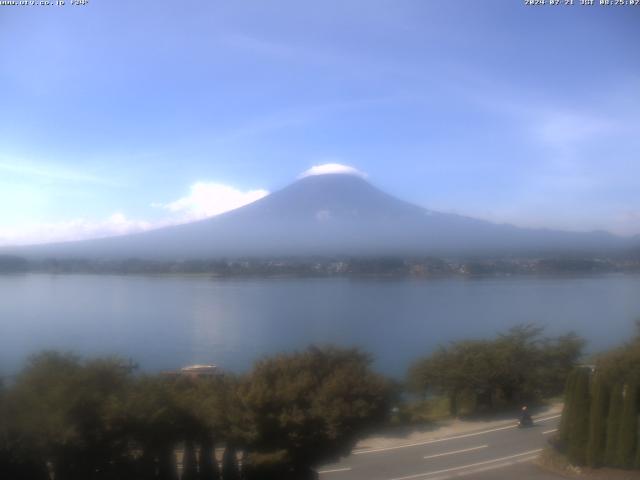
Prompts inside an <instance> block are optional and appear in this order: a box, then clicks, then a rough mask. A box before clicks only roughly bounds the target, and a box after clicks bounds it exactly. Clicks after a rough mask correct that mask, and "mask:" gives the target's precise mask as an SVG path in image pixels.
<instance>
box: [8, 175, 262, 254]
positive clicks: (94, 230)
mask: <svg viewBox="0 0 640 480" xmlns="http://www.w3.org/2000/svg"><path fill="white" fill-rule="evenodd" d="M268 194H269V192H268V191H266V190H262V189H260V190H249V191H246V192H245V191H242V190H238V189H236V188H233V187H230V186H229V185H224V184H221V183H212V182H197V183H194V184H193V185H191V188H190V190H189V195H187V196H186V197H183V198H179V199H178V200H176V201H174V202H170V203H167V204H162V203H160V204H152V206H153V207H160V208H163V209H165V210H167V211H169V212H171V214H170V215H168V216H166V217H164V218H161V219H159V220H154V221H148V220H135V219H130V218H128V217H126V216H125V215H124V214H123V213H120V212H116V213H114V214H112V215H111V216H109V217H108V218H106V219H103V220H92V219H87V218H75V219H71V220H66V221H61V222H48V223H20V224H16V225H10V226H1V225H0V246H7V245H31V244H38V243H51V242H66V241H73V240H87V239H90V238H104V237H112V236H116V235H126V234H131V233H138V232H144V231H146V230H152V229H155V228H161V227H166V226H169V225H179V224H181V223H187V222H191V221H195V220H200V219H203V218H207V217H211V216H213V215H219V214H221V213H224V212H227V211H229V210H234V209H236V208H239V207H242V206H243V205H247V204H249V203H252V202H255V201H256V200H259V199H260V198H262V197H264V196H265V195H268Z"/></svg>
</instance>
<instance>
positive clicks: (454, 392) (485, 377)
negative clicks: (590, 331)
mask: <svg viewBox="0 0 640 480" xmlns="http://www.w3.org/2000/svg"><path fill="white" fill-rule="evenodd" d="M541 334H542V329H541V328H540V327H536V326H533V325H521V326H517V327H514V328H512V329H510V330H509V331H508V332H506V333H505V334H501V335H499V336H498V338H497V339H495V340H464V341H458V342H453V343H451V344H450V345H449V346H447V347H440V348H439V349H438V350H436V351H435V352H434V353H433V354H431V355H430V356H428V357H425V358H422V359H419V360H418V361H416V362H415V363H414V364H413V365H412V366H411V368H410V369H409V373H408V384H409V387H410V388H411V390H412V391H414V392H417V393H422V394H425V395H426V394H437V395H444V396H447V397H448V398H449V400H450V407H451V408H450V409H451V414H452V415H457V414H458V413H459V408H458V401H457V400H458V398H459V396H460V395H461V394H463V393H466V394H471V395H472V396H473V397H474V399H475V403H476V408H481V409H482V408H486V409H491V408H493V407H494V402H495V400H496V399H501V400H502V402H504V403H506V404H507V405H516V404H519V403H520V402H523V401H535V400H537V399H539V398H541V397H544V396H552V395H557V394H558V393H560V392H561V391H562V388H563V386H564V382H565V379H566V377H567V375H568V374H569V372H570V371H571V369H572V368H574V366H575V364H576V361H577V359H578V357H579V356H580V354H581V351H582V346H583V344H584V342H583V341H582V340H581V339H580V338H579V337H577V336H576V335H575V334H568V335H565V336H561V337H557V338H543V337H542V336H541Z"/></svg>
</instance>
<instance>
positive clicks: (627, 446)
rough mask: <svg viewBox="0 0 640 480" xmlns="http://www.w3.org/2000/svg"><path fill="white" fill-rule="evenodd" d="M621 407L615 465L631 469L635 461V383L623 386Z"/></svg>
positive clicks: (636, 397)
mask: <svg viewBox="0 0 640 480" xmlns="http://www.w3.org/2000/svg"><path fill="white" fill-rule="evenodd" d="M622 397H623V405H622V414H621V417H620V427H619V430H618V447H617V455H616V465H617V466H619V467H623V468H631V467H633V464H634V461H635V452H636V442H637V431H638V387H637V386H636V384H635V383H630V384H627V385H625V386H624V388H623V390H622Z"/></svg>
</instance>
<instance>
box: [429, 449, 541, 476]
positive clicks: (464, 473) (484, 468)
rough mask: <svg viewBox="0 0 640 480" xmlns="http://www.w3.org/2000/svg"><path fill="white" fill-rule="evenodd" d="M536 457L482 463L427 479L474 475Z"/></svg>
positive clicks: (536, 456)
mask: <svg viewBox="0 0 640 480" xmlns="http://www.w3.org/2000/svg"><path fill="white" fill-rule="evenodd" d="M536 458H538V455H530V456H528V457H519V458H516V459H513V460H508V461H506V462H500V463H494V464H492V465H484V466H481V467H478V468H472V469H470V470H464V471H461V472H453V473H448V474H445V475H440V476H439V477H430V478H429V480H449V479H451V478H458V477H466V476H468V475H475V474H476V473H482V472H487V471H490V470H498V469H500V468H506V467H510V466H511V465H516V464H518V463H524V462H530V461H532V460H535V459H536Z"/></svg>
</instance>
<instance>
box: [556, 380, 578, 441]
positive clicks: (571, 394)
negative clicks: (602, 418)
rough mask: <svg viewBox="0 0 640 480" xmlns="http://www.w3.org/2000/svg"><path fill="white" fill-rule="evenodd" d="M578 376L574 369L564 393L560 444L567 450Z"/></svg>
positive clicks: (559, 435) (559, 433)
mask: <svg viewBox="0 0 640 480" xmlns="http://www.w3.org/2000/svg"><path fill="white" fill-rule="evenodd" d="M577 378H578V372H577V371H575V370H574V371H572V372H571V373H570V374H569V376H568V377H567V382H566V388H565V393H564V409H563V411H562V417H561V418H560V426H559V428H558V438H559V446H560V449H561V450H562V451H565V450H566V448H567V445H568V444H569V435H570V432H571V430H570V425H571V424H572V419H571V416H572V415H573V413H574V411H575V408H574V401H575V387H576V380H577Z"/></svg>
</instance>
